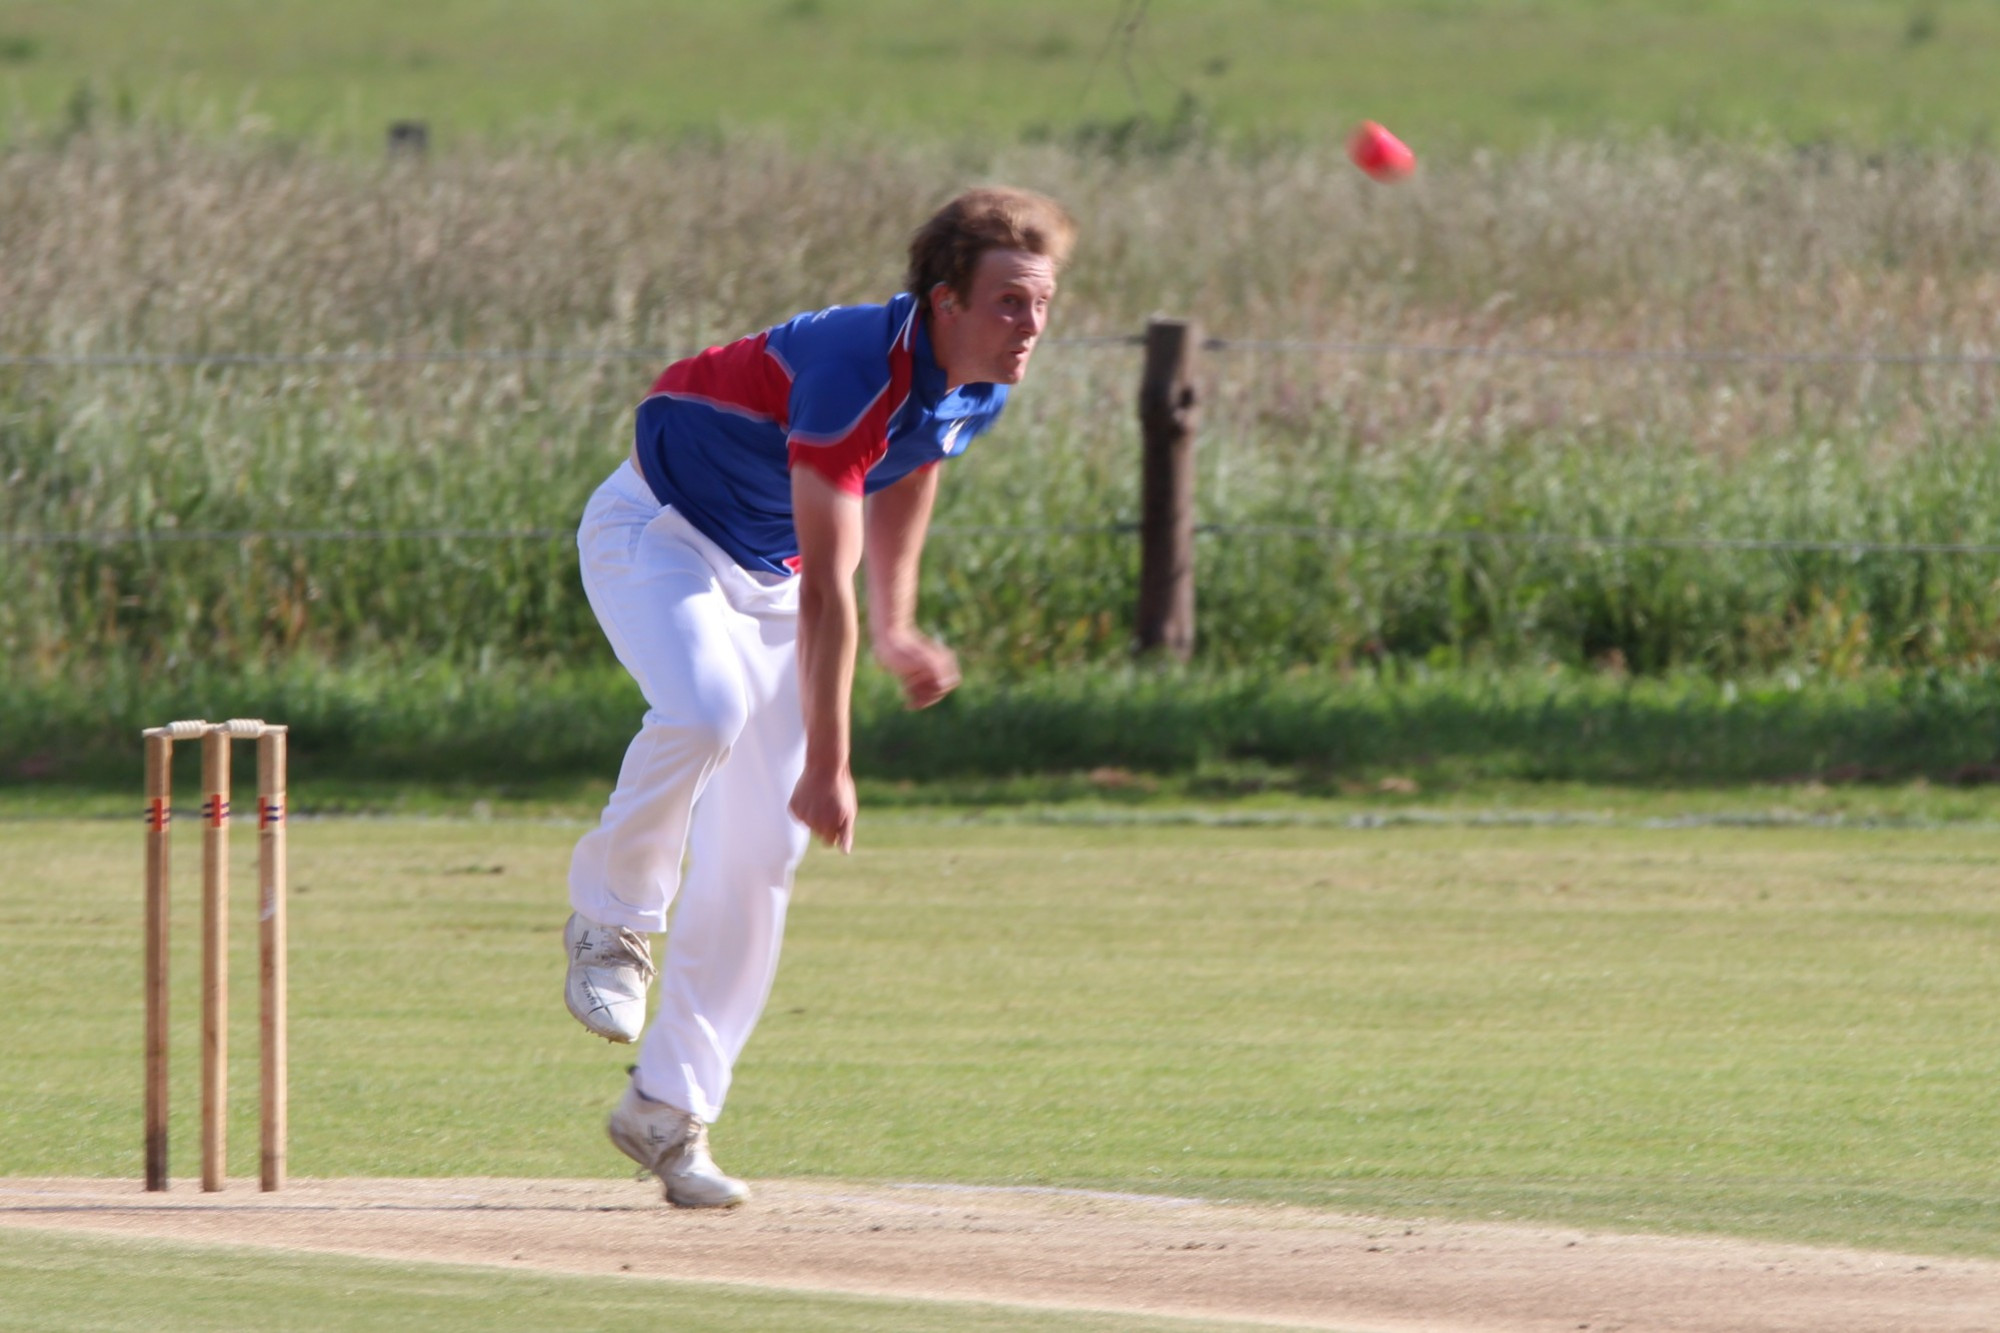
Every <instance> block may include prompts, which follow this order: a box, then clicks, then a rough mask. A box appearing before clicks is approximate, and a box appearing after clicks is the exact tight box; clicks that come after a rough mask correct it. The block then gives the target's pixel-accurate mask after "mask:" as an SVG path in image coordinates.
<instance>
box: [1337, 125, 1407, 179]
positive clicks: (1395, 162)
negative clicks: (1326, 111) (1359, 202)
mask: <svg viewBox="0 0 2000 1333" xmlns="http://www.w3.org/2000/svg"><path fill="white" fill-rule="evenodd" d="M1347 155H1348V156H1349V157H1351V158H1353V159H1354V165H1355V166H1357V167H1360V168H1361V169H1362V170H1363V171H1365V172H1367V173H1368V174H1369V175H1370V176H1373V177H1374V178H1375V179H1376V180H1378V181H1394V180H1401V179H1402V178H1403V177H1405V176H1407V175H1409V174H1410V173H1411V172H1412V171H1415V170H1416V169H1417V155H1416V154H1415V153H1413V152H1411V151H1410V146H1409V145H1408V144H1406V143H1404V142H1403V141H1402V140H1401V139H1398V138H1397V137H1396V136H1395V135H1393V134H1391V133H1389V131H1388V130H1386V129H1384V128H1382V126H1380V125H1378V124H1376V123H1375V122H1374V121H1372V120H1364V121H1362V122H1361V128H1360V129H1358V130H1356V131H1354V137H1353V138H1351V139H1349V140H1348V141H1347Z"/></svg>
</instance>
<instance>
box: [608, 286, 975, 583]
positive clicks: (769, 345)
mask: <svg viewBox="0 0 2000 1333" xmlns="http://www.w3.org/2000/svg"><path fill="white" fill-rule="evenodd" d="M1006 405H1007V387H1006V386H1005V385H1002V384H967V385H962V386H960V387H959V388H957V389H954V390H952V391H951V392H950V393H946V392H945V372H944V369H943V368H942V367H941V366H939V365H938V363H937V357H936V356H935V355H934V354H933V353H932V351H931V341H930V334H929V333H928V331H927V330H926V329H925V328H924V323H923V321H922V320H920V319H918V318H917V301H916V298H915V297H914V296H911V295H910V294H909V293H907V292H905V293H903V294H902V295H899V296H896V297H894V298H892V299H891V300H890V301H889V302H888V303H886V304H884V305H862V306H833V307H831V308H829V309H826V310H820V311H815V312H812V313H809V314H804V315H799V316H796V317H794V318H793V319H790V320H787V321H786V322H785V323H783V324H780V325H778V326H777V327H776V328H771V329H766V330H765V331H764V332H762V333H758V334H754V335H752V336H751V337H748V338H741V339H738V340H737V341H735V342H732V343H726V344H724V345H722V346H720V347H711V348H709V349H708V350H707V351H705V352H702V353H701V354H699V355H697V356H691V357H689V358H688V359H687V360H685V361H676V362H675V363H674V364H673V365H671V366H669V367H667V369H666V373H664V374H663V375H661V376H660V378H659V380H658V382H656V383H655V384H654V385H653V392H652V394H651V395H650V396H649V397H648V398H647V399H646V400H645V401H644V402H642V403H640V404H639V419H638V431H637V438H638V452H639V466H640V469H641V470H642V471H643V472H644V473H645V474H646V481H647V484H648V485H650V486H651V487H652V488H653V494H654V496H655V497H657V498H658V499H659V501H660V503H662V504H668V505H672V506H673V507H674V508H675V509H677V510H679V511H680V513H681V515H682V516H683V517H685V518H686V519H687V520H688V522H690V523H692V524H694V526H695V527H696V528H697V529H699V530H700V531H701V532H702V533H703V534H704V535H705V536H707V537H708V538H709V539H710V540H711V541H713V542H714V543H715V544H716V545H717V546H720V547H721V548H722V549H723V550H725V551H727V552H729V554H730V556H731V557H732V558H733V559H734V560H735V561H736V562H737V563H738V564H740V565H742V566H743V567H744V568H745V569H750V570H762V571H766V572H770V573H778V574H788V573H793V572H796V571H797V569H798V563H799V540H798V534H797V533H796V531H795V530H794V528H793V525H792V479H791V470H792V469H793V468H795V467H809V468H811V469H813V471H815V472H818V473H819V474H820V475H821V476H823V477H825V478H826V479H827V480H829V481H831V482H832V483H833V484H834V485H836V486H838V487H839V488H841V489H842V490H844V491H846V492H847V493H848V494H850V495H872V494H873V493H875V492H876V491H879V490H881V489H882V488H883V487H885V486H893V485H894V484H895V483H896V482H898V481H901V480H902V479H903V478H904V477H906V476H908V475H909V474H910V473H912V472H914V471H916V470H917V469H919V468H922V467H928V466H929V465H931V464H933V463H936V462H938V461H940V460H942V459H946V458H950V457H952V456H954V455H956V454H959V453H962V452H964V450H965V446H966V445H968V444H970V443H971V442H972V440H973V439H974V438H975V437H976V436H978V435H980V434H982V433H983V432H984V431H986V430H987V429H988V428H989V427H990V426H992V424H993V423H994V421H995V420H997V419H998V418H999V416H1000V411H1001V409H1002V408H1003V407H1005V406H1006Z"/></svg>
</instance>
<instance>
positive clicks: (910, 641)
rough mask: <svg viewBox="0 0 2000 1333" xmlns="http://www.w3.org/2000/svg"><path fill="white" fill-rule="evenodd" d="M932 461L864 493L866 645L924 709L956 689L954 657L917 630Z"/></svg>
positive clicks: (934, 470)
mask: <svg viewBox="0 0 2000 1333" xmlns="http://www.w3.org/2000/svg"><path fill="white" fill-rule="evenodd" d="M939 471H940V469H939V468H938V467H937V466H936V465H935V464H933V465H932V466H930V467H924V468H919V469H917V470H916V471H915V472H912V473H911V474H910V475H909V476H907V477H904V478H903V479H902V480H900V481H898V482H897V483H896V484H895V485H893V486H889V487H886V488H884V489H882V490H880V491H877V492H876V493H875V494H874V495H871V496H869V497H868V504H867V511H866V514H865V518H864V522H865V526H866V540H865V542H864V547H863V549H864V551H865V554H864V556H863V563H864V564H865V565H866V567H867V571H868V637H869V645H870V647H871V648H872V649H873V651H874V653H875V660H876V661H878V662H880V663H881V664H882V665H883V666H884V667H886V668H887V669H888V670H890V671H891V672H894V673H895V675H896V678H897V679H898V680H900V681H902V682H903V698H904V700H905V701H906V702H907V703H908V704H909V706H910V707H912V708H928V707H930V706H931V705H932V704H934V703H936V702H937V701H938V700H940V699H942V698H944V696H945V695H947V694H950V693H951V692H952V690H954V689H956V688H957V687H958V680H959V675H958V657H957V655H956V654H954V653H953V652H952V651H951V649H949V648H947V647H945V646H944V645H943V644H941V643H939V642H938V641H937V640H935V639H933V638H931V637H930V636H929V635H927V634H925V633H923V632H922V631H921V630H919V629H918V628H917V583H918V572H919V570H920V568H921V567H922V564H923V555H924V537H925V535H926V534H927V533H928V532H929V531H930V525H931V508H932V506H933V505H934V504H935V503H936V501H937V487H938V473H939Z"/></svg>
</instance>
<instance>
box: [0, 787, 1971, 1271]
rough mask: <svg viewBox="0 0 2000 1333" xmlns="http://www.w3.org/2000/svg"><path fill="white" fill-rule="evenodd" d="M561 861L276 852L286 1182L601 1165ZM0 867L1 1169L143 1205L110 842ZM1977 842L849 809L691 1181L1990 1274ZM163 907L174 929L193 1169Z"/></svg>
mask: <svg viewBox="0 0 2000 1333" xmlns="http://www.w3.org/2000/svg"><path fill="white" fill-rule="evenodd" d="M183 832H184V837H183V840H182V841H181V842H180V844H179V846H178V847H177V849H176V850H177V856H178V863H179V865H180V867H181V872H182V875H181V883H182V885H183V886H191V885H192V883H193V881H194V869H195V865H196V862H197V860H198V856H197V853H196V843H195V841H194V839H193V838H192V836H186V835H192V833H193V829H192V827H190V826H186V825H184V828H183ZM575 833H576V828H575V827H574V826H573V825H567V824H563V823H540V824H538V823H529V822H517V823H504V822H496V823H485V824H481V823H472V822H450V821H432V822H419V821H386V820H385V821H339V820H326V821H306V822H303V823H301V824H299V825H298V826H297V827H296V829H295V831H294V839H293V849H294V851H293V877H294V882H295V885H296V890H297V892H296V898H295V903H294V915H293V930H294V954H293V991H292V1003H293V1014H294V1028H293V1060H294V1064H293V1079H292V1086H293V1116H292V1120H293V1145H292V1148H293V1154H292V1167H293V1170H294V1172H295V1173H296V1174H299V1175H302V1176H336V1175H409V1176H449V1175H474V1174H493V1175H529V1176H534V1175H551V1176H556V1175H561V1176H572V1175H582V1176H604V1177H611V1176H616V1175H618V1174H621V1172H622V1169H623V1161H622V1159H620V1158H618V1157H616V1155H615V1154H613V1153H612V1152H611V1151H610V1150H609V1149H608V1148H607V1147H606V1146H605V1145H604V1144H603V1142H602V1135H601V1129H600V1122H601V1119H602V1116H603V1113H604V1111H605V1109H606V1107H607V1106H608V1104H609V1102H610V1101H611V1100H612V1098H613V1097H614V1096H615V1094H616V1092H617V1090H618V1087H619V1085H620V1083H621V1081H622V1078H623V1066H624V1064H625V1062H626V1060H627V1059H628V1058H629V1057H628V1054H627V1053H626V1052H624V1051H621V1050H616V1049H613V1048H609V1047H606V1046H604V1045H602V1044H600V1043H596V1042H592V1041H589V1040H586V1039H584V1038H583V1037H582V1036H581V1035H580V1034H579V1033H578V1032H577V1031H576V1030H575V1029H574V1026H573V1024H572V1023H571V1020H570V1019H569V1018H568V1017H567V1015H566V1014H565V1013H564V1012H563V1010H562V1007H561V1005H560V1004H559V1003H558V1002H557V1001H556V999H555V996H556V994H557V987H558V984H559V977H560V951H559V950H558V949H556V948H555V947H554V945H553V944H552V941H553V939H554V938H555V936H554V932H555V929H556V927H557V925H558V924H559V922H560V919H561V916H562V912H563V907H562V903H561V890H560V887H559V886H560V883H561V877H562V871H563V867H564V865H565V863H566V858H567V852H568V847H569V844H570V843H571V841H572V840H573V838H574V836H575ZM248 841H249V840H248V839H247V838H244V839H242V840H241V842H242V844H243V846H242V850H243V851H244V853H245V858H246V859H245V860H244V862H243V863H242V865H241V870H240V873H239V875H238V877H237V883H238V885H239V887H240V888H241V889H243V890H244V892H243V893H242V894H241V895H240V898H239V903H238V905H237V908H236V910H237V912H238V914H239V923H242V922H247V921H248V920H249V919H250V915H251V908H250V903H249V898H248V892H247V890H248V886H249V885H250V884H251V883H252V878H253V877H252V876H251V875H250V873H249V871H250V866H249V863H248V860H247V855H248V851H249V848H248ZM0 845H4V859H5V862H6V864H7V865H8V866H9V867H10V868H11V873H10V875H9V876H8V877H7V878H6V880H5V881H4V883H0V1006H4V1008H5V1011H6V1012H7V1013H8V1014H9V1029H10V1035H9V1040H8V1041H7V1042H6V1043H5V1047H4V1050H0V1081H4V1084H5V1086H6V1087H7V1088H8V1089H9V1090H10V1092H9V1096H8V1097H7V1098H6V1099H4V1102H0V1175H39V1174H83V1175H90V1174H100V1175H129V1176H136V1175H137V1174H138V1170H139V1134H138V1126H139V1091H140V1088H139V1068H140V1060H139V1030H140V1015H139V994H138V990H139V987H138V981H139V975H138V974H139V966H138V958H139V940H138V908H139V894H138V880H139V874H138V863H139V837H138V834H137V831H136V828H135V827H132V826H130V825H128V824H112V823H106V822H103V821H57V820H48V821H19V822H14V823H9V824H4V825H0ZM1996 851H2000V835H1996V834H1995V833H1994V832H1993V831H1992V830H1991V829H1990V828H1942V829H1927V830H1918V831H1881V830H1740V829H1687V828H1677V829H1645V828H1629V827H1614V828H1592V829H1556V828H1546V829H1525V830H1524V829H1468V828H1389V829H1378V830H1370V831H1352V830H1346V829H1327V828H1314V827H1305V826H1298V827H1277V828H1271V827H1265V828H1259V829H1241V828H1203V827H1183V826H1147V827H1138V828H1133V827H1055V826H1027V827H1023V826H1006V825H986V824H977V823H962V822H957V821H954V820H952V819H950V818H945V817H931V818H916V817H910V816H905V817H904V818H903V819H901V820H888V819H883V820H878V821H876V822H874V823H872V824H868V825H864V830H863V839H862V844H861V847H860V849H859V850H858V851H857V852H856V854H855V855H854V856H853V857H852V858H849V859H842V858H838V857H834V856H831V855H825V854H820V853H815V854H814V856H813V857H812V858H811V859H809V860H808V862H807V864H806V866H805V868H804V870H803V872H802V876H801V880H800V889H799V894H798V901H797V904H796V907H795V911H794V917H793V928H792V932H791V938H790V941H789V944H788V957H787V962H786V966H785V968H784V970H783V971H782V973H781V976H780V978H779V982H778V986H777V989H776V992H775V993H774V996H773V999H772V1003H771V1007H770V1010H769V1011H768V1014H767V1017H766V1020H765V1023H764V1026H763V1028H762V1029H761V1030H760V1032H759V1034H758V1037H757V1039H756V1040H755V1041H754V1042H753V1043H752V1045H751V1047H750V1050H749V1052H748V1053H747V1055H746V1057H745V1060H744V1063H743V1065H742V1067H741V1068H740V1070H739V1080H738V1086H737V1089H736V1094H735V1097H734V1099H733V1100H732V1102H731V1105H730V1113H729V1114H728V1115H727V1116H726V1117H725V1118H724V1120H723V1121H722V1122H721V1124H720V1125H719V1126H718V1129H717V1144H718V1150H719V1152H720V1153H721V1154H722V1157H723V1160H724V1161H725V1162H726V1163H728V1164H729V1165H730V1166H731V1167H732V1168H733V1169H736V1170H739V1171H741V1172H743V1173H745V1174H747V1175H750V1176H752V1177H775V1176H827V1177H836V1178H852V1179H898V1180H903V1179H916V1180H938V1181H959V1182H968V1183H1028V1184H1045V1185H1064V1186H1083V1187H1100V1188H1112V1189H1120V1190H1140V1191H1167V1192H1173V1193H1177V1194H1198V1195H1202V1196H1207V1197H1223V1198H1236V1199H1267V1200H1288V1201H1293V1202H1297V1203H1301V1204H1310V1205H1321V1206H1331V1207H1337V1208H1352V1209H1361V1210H1382V1211H1388V1212H1391V1213H1422V1214H1426V1215H1433V1216H1457V1217H1470V1218H1503V1219H1504V1218H1513V1219H1534V1220H1547V1221H1565V1222H1573V1223H1579V1224H1586V1225H1603V1226H1611V1227H1619V1228H1636V1229H1661V1230H1671V1231H1709V1232H1724V1233H1735V1234H1744V1235H1757V1236H1769V1237H1776V1238H1784V1239H1792V1240H1802V1241H1818V1242H1841V1243H1856V1244H1865V1245H1883V1246H1895V1247H1899V1248H1904V1249H1910V1250H1917V1251H1925V1252H1959V1253H1968V1254H1983V1255H1993V1254H2000V1163H1996V1161H1995V1159H1994V1157H1993V1154H1992V1152H1991V1145H1992V1143H1993V1142H1994V1141H1995V1135H1996V1132H2000V1108H1996V1105H1995V1103H1994V1101H1993V1098H1992V1096H1991V1089H1992V1087H1993V1085H1994V1081H1995V1078H1996V1076H2000V1048H1996V1046H1995V1045H1994V1043H1993V1041H1992V1040H1991V1037H1992V1023H1993V1019H1992V1015H1993V1014H1994V1013H1995V1012H1996V1011H2000V969H1996V968H1995V966H1994V962H1995V947H1996V946H1995V943H1994V941H1995V939H1996V938H2000V937H1997V936H1996V933H1995V925H1996V915H2000V886H1996V884H1995V877H1994V875H1993V874H1992V866H1993V864H1994V861H1995V853H1996ZM193 898H194V894H193V892H192V889H191V887H183V888H182V891H181V894H180V903H179V910H178V911H177V915H176V937H175V942H176V949H177V953H178V959H177V973H176V989H175V1004H176V1006H177V1008H176V1013H177V1016H178V1020H179V1022H178V1027H179V1030H180V1032H181V1034H182V1036H181V1039H180V1041H179V1045H178V1048H177V1069H176V1099H177V1102H176V1116H175V1126H174V1129H175V1145H176V1146H175V1153H176V1156H175V1164H176V1169H177V1170H178V1171H180V1172H182V1173H186V1172H189V1171H191V1170H192V1169H193V1167H194V1156H193V1154H194V1147H193V1139H194V1133H193V1131H194V1116H193V1115H192V1111H193V1108H194V1104H195V1099H194V1084H193V1065H194V1056H193V1041H192V1039H191V1036H190V1035H189V1033H190V1030H191V1025H192V1021H193V1018H194V1013H195V977H196V973H197V969H196V967H195V966H194V960H193V958H192V953H191V946H192V945H193V944H194V941H195V937H196V930H195V924H194V915H193V912H192V907H193ZM239 942H240V944H241V946H242V947H241V948H239V950H238V952H237V955H236V959H235V964H234V966H235V969H236V970H235V975H236V976H237V977H239V978H242V979H243V980H242V981H240V982H239V984H238V986H237V993H238V996H239V998H240V1000H241V1001H242V1003H239V1006H238V1009H237V1013H236V1023H235V1027H234V1035H233V1037H232V1047H233V1050H234V1052H235V1053H236V1055H237V1057H238V1060H237V1064H236V1066H235V1068H234V1070H233V1073H232V1080H233V1083H234V1086H235V1087H236V1088H237V1089H238V1093H237V1097H236V1099H235V1100H236V1108H235V1109H236V1115H235V1118H234V1120H233V1123H232V1125H231V1141H232V1142H233V1143H234V1144H235V1145H236V1153H237V1159H236V1160H237V1163H238V1165H239V1166H242V1165H244V1164H246V1163H247V1162H248V1161H250V1160H251V1159H250V1157H249V1156H247V1155H246V1154H249V1153H251V1152H252V1151H253V1145H254V1143H255V1124H254V1114H255V1106H254V1095H252V1094H250V1092H249V1090H250V1089H252V1088H254V1086H255V1072H254V1053H255V1040H254V1031H255V1029H254V1014H253V1009H254V1004H253V1003H251V1002H250V1001H251V994H252V992H253V991H254V987H252V986H251V985H250V983H249V981H248V978H250V977H252V976H253V975H254V970H253V964H252V957H251V953H250V948H249V946H250V932H249V931H247V930H239ZM78 957H84V958H88V959H91V960H96V961H98V962H101V963H103V965H104V976H105V979H106V983H107V984H106V985H105V987H104V988H103V989H102V990H101V991H100V992H98V993H97V995H96V997H95V998H96V999H97V1000H98V1001H99V1002H98V1003H95V1004H92V1005H82V1004H78V1003H76V1002H75V993H74V990H73V989H72V988H71V987H70V986H69V985H68V984H67V980H66V979H67V978H69V977H70V976H71V975H72V974H73V972H74V970H75V968H76V966H78V964H77V963H76V961H75V960H76V959H77V958H78ZM128 964H129V965H128Z"/></svg>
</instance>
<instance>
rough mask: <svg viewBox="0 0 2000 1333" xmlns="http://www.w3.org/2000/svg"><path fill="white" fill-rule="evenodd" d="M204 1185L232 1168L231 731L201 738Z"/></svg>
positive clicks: (217, 1182)
mask: <svg viewBox="0 0 2000 1333" xmlns="http://www.w3.org/2000/svg"><path fill="white" fill-rule="evenodd" d="M201 792H202V796H201V1187H202V1188H203V1189H204V1190H219V1189H221V1188H222V1185H223V1182H224V1180H226V1179H227V1178H228V1174H229V1171H228V1167H229V1127H228V1124H227V1120H228V1115H229V733H228V732H226V731H221V730H215V729H211V730H210V731H208V732H207V733H206V734H205V735H203V736H202V738H201Z"/></svg>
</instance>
